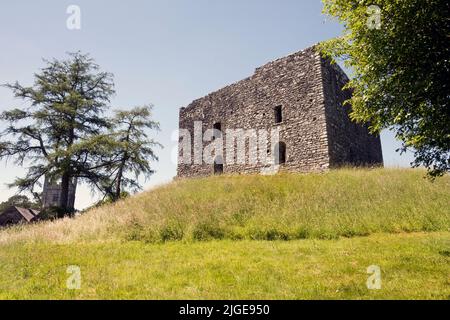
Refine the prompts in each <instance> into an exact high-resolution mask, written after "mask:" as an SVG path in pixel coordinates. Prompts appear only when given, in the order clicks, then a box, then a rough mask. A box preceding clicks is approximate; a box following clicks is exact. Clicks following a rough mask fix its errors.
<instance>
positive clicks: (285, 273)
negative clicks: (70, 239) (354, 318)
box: [0, 233, 450, 299]
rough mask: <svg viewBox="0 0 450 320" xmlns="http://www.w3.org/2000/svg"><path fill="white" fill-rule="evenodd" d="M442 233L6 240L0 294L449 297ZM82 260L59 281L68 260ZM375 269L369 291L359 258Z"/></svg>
mask: <svg viewBox="0 0 450 320" xmlns="http://www.w3.org/2000/svg"><path fill="white" fill-rule="evenodd" d="M449 248H450V243H449V233H429V234H424V233H421V234H402V235H386V234H384V235H373V236H370V237H363V238H354V239H340V240H300V241H298V240H297V241H290V242H283V241H273V242H267V241H231V240H226V241H211V242H197V243H169V244H144V243H142V242H129V243H125V244H121V245H117V244H112V243H94V244H73V245H53V244H35V245H25V246H23V245H9V246H6V247H4V246H3V247H1V248H0V299H19V298H20V299H23V298H27V299H449V298H450V279H449V271H450V270H449V265H450V257H449ZM69 265H78V266H79V267H80V268H81V277H82V282H81V289H80V290H75V291H74V290H68V289H67V288H66V280H67V278H68V277H69V275H68V274H67V273H66V269H67V266H69ZM370 265H378V266H380V268H381V271H382V276H381V277H382V278H381V280H382V287H381V289H380V290H368V289H367V286H366V281H367V278H368V277H369V275H368V274H367V273H366V270H367V267H368V266H370Z"/></svg>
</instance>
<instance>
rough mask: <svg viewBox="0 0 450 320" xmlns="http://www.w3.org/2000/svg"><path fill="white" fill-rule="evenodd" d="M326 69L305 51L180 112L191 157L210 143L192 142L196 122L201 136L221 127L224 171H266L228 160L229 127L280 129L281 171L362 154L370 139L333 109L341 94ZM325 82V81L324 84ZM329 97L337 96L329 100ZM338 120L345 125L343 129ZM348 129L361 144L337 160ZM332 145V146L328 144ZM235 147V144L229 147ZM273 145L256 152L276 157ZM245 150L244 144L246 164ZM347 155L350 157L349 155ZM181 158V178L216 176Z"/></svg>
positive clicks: (325, 166)
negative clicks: (283, 157)
mask: <svg viewBox="0 0 450 320" xmlns="http://www.w3.org/2000/svg"><path fill="white" fill-rule="evenodd" d="M330 67H331V66H329V65H327V62H326V61H325V60H323V59H322V58H321V57H320V55H319V54H318V53H316V51H315V50H314V48H308V49H305V50H303V51H300V52H297V53H295V54H292V55H290V56H287V57H285V58H282V59H279V60H276V61H273V62H271V63H268V64H266V65H264V66H263V67H260V68H258V69H256V72H255V74H254V75H253V76H251V77H249V78H247V79H244V80H242V81H239V82H237V83H234V84H232V85H230V86H227V87H225V88H223V89H221V90H219V91H216V92H214V93H211V94H209V95H208V96H206V97H204V98H201V99H198V100H195V101H194V102H192V103H191V104H190V105H189V106H187V107H186V108H182V109H181V110H180V124H179V127H180V129H187V130H188V131H189V132H190V138H191V146H192V150H191V158H192V159H193V160H194V159H195V157H196V154H194V149H195V148H196V147H197V150H201V149H202V147H201V146H200V144H202V143H203V147H205V146H207V145H208V142H202V141H199V140H198V139H197V140H195V139H194V129H195V128H194V122H196V121H197V122H202V124H201V131H202V132H203V133H204V132H205V131H206V130H208V129H212V128H213V127H214V125H215V124H217V123H220V125H221V128H222V132H223V133H222V136H223V138H224V145H223V149H224V156H223V158H224V159H223V160H224V167H223V171H224V172H225V173H259V172H261V170H262V169H264V168H267V167H270V166H269V165H268V164H267V163H261V162H259V163H257V164H250V163H249V161H246V163H245V164H242V163H241V164H239V163H236V160H237V158H236V156H235V158H234V159H230V157H231V153H230V151H232V150H230V147H231V145H228V146H227V141H228V140H227V138H229V137H228V136H227V132H226V131H227V129H244V130H248V129H255V130H266V131H267V132H270V131H273V130H275V129H279V130H280V141H282V142H284V143H285V144H286V162H285V163H284V164H282V165H281V169H282V170H287V171H298V172H308V171H321V170H326V169H328V168H329V167H330V166H333V165H335V164H336V163H338V162H344V161H346V160H349V159H351V158H352V157H353V156H354V155H353V153H352V152H356V153H358V152H360V151H361V150H364V148H363V145H364V144H365V143H366V142H367V139H368V138H367V137H365V135H367V133H366V130H365V129H361V130H359V127H358V128H357V127H356V125H355V127H353V124H349V123H347V122H346V121H348V119H347V118H346V117H347V115H346V114H344V113H343V112H340V111H337V110H336V108H337V105H338V103H340V101H341V99H342V98H343V97H344V96H343V94H341V93H337V91H338V90H337V86H338V83H336V85H335V86H334V85H331V89H330V88H329V87H330V85H329V82H330V81H331V83H332V84H333V82H332V81H334V80H333V79H334V76H335V74H334V73H333V72H332V69H330ZM342 74H343V73H342ZM328 78H329V80H326V79H328ZM339 85H340V83H339ZM333 95H337V97H336V98H333ZM327 104H329V105H327ZM325 105H327V106H325ZM278 106H281V108H282V122H280V123H276V115H275V108H276V107H278ZM328 113H330V114H328ZM343 117H344V118H345V119H344V120H343ZM342 121H344V122H345V124H344V125H343V124H342V123H341V122H342ZM340 130H343V131H344V132H340ZM348 130H350V132H351V134H352V136H351V139H352V141H359V136H360V135H361V136H363V137H361V139H360V142H361V143H360V144H357V147H355V148H353V149H354V151H351V152H350V151H347V150H346V151H345V152H343V153H345V156H343V157H342V160H341V158H340V155H339V154H340V153H341V152H342V151H341V150H342V149H343V148H344V149H345V148H347V147H348V146H347V145H346V144H345V143H344V140H345V139H344V138H343V137H344V136H345V135H346V134H347V133H346V131H348ZM334 137H336V139H335V138H334ZM355 137H356V138H355ZM375 140H376V139H375ZM375 140H374V141H375ZM214 141H215V140H214ZM330 142H331V143H335V144H336V146H331V145H329V144H330ZM375 143H376V141H375ZM378 143H379V140H378ZM182 145H183V140H182V139H181V138H180V146H182ZM235 147H236V145H234V147H233V148H235ZM274 147H275V146H274V145H273V144H271V143H270V141H269V142H268V143H267V144H266V145H259V146H258V151H259V152H267V154H268V155H269V156H270V157H274V156H275V155H274V153H275V150H274ZM353 149H352V150H353ZM374 149H375V148H374ZM249 152H250V150H249V143H247V145H246V154H247V156H246V159H247V160H248V159H249V155H248V154H249ZM347 154H349V155H350V154H351V155H352V157H350V156H348V155H347ZM183 156H184V152H183V150H182V148H180V151H179V165H178V176H179V177H193V176H206V175H211V174H213V173H214V164H211V163H210V164H207V163H205V162H200V163H197V164H194V163H184V162H183V161H182V160H181V159H182V158H183ZM197 156H198V154H197ZM238 156H239V155H238ZM354 157H355V159H356V158H357V156H354ZM365 157H366V155H365V156H362V158H364V159H365Z"/></svg>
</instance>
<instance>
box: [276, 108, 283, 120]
mask: <svg viewBox="0 0 450 320" xmlns="http://www.w3.org/2000/svg"><path fill="white" fill-rule="evenodd" d="M281 122H283V108H282V107H281V106H277V107H275V123H281Z"/></svg>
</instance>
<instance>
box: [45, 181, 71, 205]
mask: <svg viewBox="0 0 450 320" xmlns="http://www.w3.org/2000/svg"><path fill="white" fill-rule="evenodd" d="M76 191H77V179H75V178H73V179H72V181H71V182H70V184H69V198H68V205H69V208H74V207H75V194H76ZM60 205H61V183H57V182H55V181H52V180H51V179H49V178H48V177H45V181H44V189H43V191H42V208H43V209H48V208H51V207H59V206H60Z"/></svg>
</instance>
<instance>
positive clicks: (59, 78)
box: [0, 52, 157, 216]
mask: <svg viewBox="0 0 450 320" xmlns="http://www.w3.org/2000/svg"><path fill="white" fill-rule="evenodd" d="M46 63H47V66H46V67H45V68H43V69H42V70H41V71H40V72H39V73H37V74H35V83H34V85H33V86H31V87H24V86H22V85H20V84H19V83H17V82H16V83H14V84H7V85H5V87H6V88H9V89H11V90H12V92H13V93H14V96H15V97H16V98H19V99H22V100H24V101H26V102H28V104H29V106H28V107H27V108H25V109H23V110H21V109H12V110H9V111H5V112H3V113H2V114H1V115H0V120H3V121H5V122H6V123H7V124H8V126H7V128H6V129H5V130H4V131H3V132H2V133H1V134H0V138H4V140H0V159H9V158H12V159H13V160H14V163H15V164H16V165H19V166H28V173H27V175H26V176H25V177H24V178H17V179H16V181H15V182H14V183H12V184H11V185H10V186H11V187H18V188H19V191H30V192H32V193H33V194H36V192H35V187H41V181H42V178H43V177H44V176H46V177H48V178H50V179H61V186H62V188H61V197H60V198H61V204H60V206H61V208H62V215H61V216H63V215H65V214H67V213H71V212H73V211H74V208H69V207H68V194H69V183H70V181H71V179H72V178H76V179H78V181H79V182H81V183H83V182H85V183H87V184H88V185H90V186H91V188H92V189H93V190H97V191H100V192H103V193H105V196H106V197H109V198H111V199H112V200H113V201H115V200H117V199H118V198H120V197H121V195H122V194H123V192H127V190H122V187H123V188H128V187H129V188H132V189H133V188H134V189H137V188H138V187H139V184H138V183H137V182H136V181H137V177H138V176H139V175H140V174H141V173H143V174H144V175H145V176H146V177H147V176H149V175H150V174H151V173H153V171H152V169H151V168H150V163H149V161H150V160H157V158H156V156H155V155H154V154H153V150H152V149H151V147H153V146H155V145H156V143H155V142H154V141H153V140H150V139H149V138H148V136H147V135H146V133H145V132H144V129H149V128H157V123H156V122H153V121H151V119H150V117H151V113H150V107H143V108H135V109H133V110H132V111H119V112H117V116H116V117H115V118H113V119H110V118H108V117H107V116H106V115H105V112H106V111H107V110H108V109H109V107H110V105H109V104H110V100H111V97H112V96H113V94H114V93H115V92H114V82H113V75H112V74H110V73H107V72H102V71H100V67H99V66H98V65H97V64H96V63H95V62H94V60H93V59H92V58H90V57H89V56H88V55H84V54H81V53H79V52H77V53H70V54H69V58H68V59H67V60H62V61H59V60H52V61H46ZM146 121H147V122H146ZM5 138H6V139H5ZM118 171H119V172H120V174H117V175H116V176H114V177H113V175H115V174H116V173H117V172H118ZM129 171H132V172H133V173H134V174H135V179H130V178H129V177H128V176H127V173H128V172H129ZM114 184H115V185H116V188H113V185H114Z"/></svg>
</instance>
